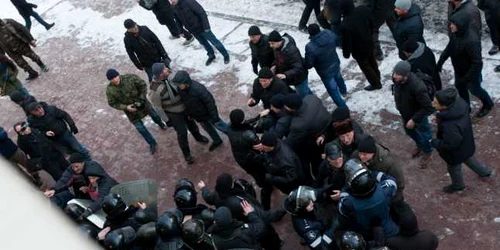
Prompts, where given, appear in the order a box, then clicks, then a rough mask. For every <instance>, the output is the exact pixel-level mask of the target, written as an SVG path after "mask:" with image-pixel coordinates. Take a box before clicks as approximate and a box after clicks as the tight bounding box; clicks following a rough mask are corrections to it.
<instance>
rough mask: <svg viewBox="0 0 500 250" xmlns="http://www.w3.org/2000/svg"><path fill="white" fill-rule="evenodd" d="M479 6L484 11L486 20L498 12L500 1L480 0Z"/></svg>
mask: <svg viewBox="0 0 500 250" xmlns="http://www.w3.org/2000/svg"><path fill="white" fill-rule="evenodd" d="M477 7H478V8H479V9H481V10H482V11H484V17H485V19H486V20H490V19H491V18H495V15H497V14H496V12H498V10H499V9H500V1H498V0H478V1H477Z"/></svg>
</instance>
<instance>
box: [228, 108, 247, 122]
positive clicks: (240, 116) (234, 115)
mask: <svg viewBox="0 0 500 250" xmlns="http://www.w3.org/2000/svg"><path fill="white" fill-rule="evenodd" d="M229 120H230V121H231V124H241V123H243V121H244V120H245V113H244V112H243V110H241V109H234V110H233V111H231V113H229Z"/></svg>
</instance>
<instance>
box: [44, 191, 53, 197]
mask: <svg viewBox="0 0 500 250" xmlns="http://www.w3.org/2000/svg"><path fill="white" fill-rule="evenodd" d="M55 194H56V191H55V190H46V191H45V192H43V195H45V196H46V197H47V198H50V197H52V196H54V195H55Z"/></svg>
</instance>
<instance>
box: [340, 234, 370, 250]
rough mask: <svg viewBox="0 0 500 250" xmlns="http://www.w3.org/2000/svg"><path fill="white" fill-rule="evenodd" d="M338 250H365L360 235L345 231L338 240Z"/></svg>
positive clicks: (363, 241)
mask: <svg viewBox="0 0 500 250" xmlns="http://www.w3.org/2000/svg"><path fill="white" fill-rule="evenodd" d="M340 249H342V250H365V249H366V242H365V240H364V239H363V236H361V235H360V234H358V233H356V232H353V231H347V232H345V233H344V235H342V239H340Z"/></svg>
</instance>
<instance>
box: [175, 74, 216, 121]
mask: <svg viewBox="0 0 500 250" xmlns="http://www.w3.org/2000/svg"><path fill="white" fill-rule="evenodd" d="M178 74H179V73H178ZM178 74H177V75H178ZM177 75H176V77H177ZM185 77H186V79H187V81H186V83H188V84H189V86H188V87H187V88H186V89H183V90H181V91H180V92H179V94H180V96H181V98H182V101H183V102H184V105H185V107H186V113H187V114H188V115H189V116H190V117H192V118H194V119H195V120H196V121H198V122H206V121H208V122H217V121H219V120H220V117H219V111H218V110H217V105H216V104H215V99H214V97H213V95H212V94H211V93H210V92H209V91H208V89H207V88H206V87H205V86H203V85H202V84H201V83H199V82H197V81H193V80H191V78H190V77H189V75H187V76H185Z"/></svg>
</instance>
